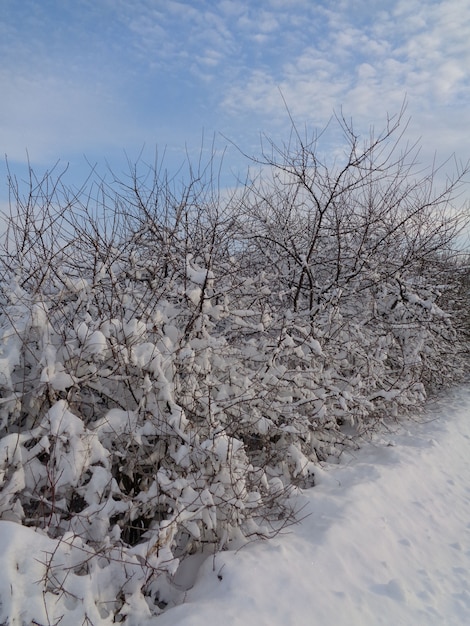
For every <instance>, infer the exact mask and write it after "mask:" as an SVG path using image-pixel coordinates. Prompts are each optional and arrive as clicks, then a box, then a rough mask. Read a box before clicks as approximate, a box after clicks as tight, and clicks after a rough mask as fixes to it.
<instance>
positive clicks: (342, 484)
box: [154, 388, 470, 626]
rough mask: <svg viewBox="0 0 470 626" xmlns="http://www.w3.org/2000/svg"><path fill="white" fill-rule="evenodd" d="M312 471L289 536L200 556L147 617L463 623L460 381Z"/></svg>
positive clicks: (469, 521)
mask: <svg viewBox="0 0 470 626" xmlns="http://www.w3.org/2000/svg"><path fill="white" fill-rule="evenodd" d="M427 418H428V421H426V422H425V423H417V422H411V423H409V422H407V423H406V425H405V426H401V427H400V428H398V427H396V426H394V427H393V430H390V432H389V433H388V434H386V435H385V436H384V435H382V436H381V437H380V438H376V440H375V441H374V442H369V443H367V444H366V445H364V446H363V447H362V448H361V450H359V451H358V452H356V453H354V454H349V455H344V456H343V458H342V461H341V464H340V465H337V466H323V468H322V469H320V470H319V471H317V480H318V484H317V486H316V487H314V488H313V489H310V490H308V491H305V492H304V493H303V494H302V495H301V496H300V497H299V505H301V506H304V509H303V511H302V515H303V516H304V519H303V521H302V523H301V524H299V525H298V526H295V527H292V528H291V529H290V534H288V535H283V536H278V537H276V538H275V539H272V540H270V541H267V542H259V543H256V544H250V545H249V546H247V547H246V548H243V549H242V550H240V551H238V552H236V553H229V552H226V553H222V554H219V555H217V556H215V557H213V558H209V559H207V560H206V562H205V563H204V564H203V566H202V568H201V570H200V571H199V574H198V577H197V580H196V583H195V585H194V586H193V588H192V589H191V590H189V591H188V593H187V595H186V598H185V603H184V604H182V605H180V606H178V607H175V608H172V609H170V610H168V611H167V612H166V613H165V614H164V615H163V616H161V617H159V618H157V619H156V620H154V623H155V626H157V625H158V626H170V625H171V626H203V625H204V626H207V625H212V624H224V626H238V625H240V626H241V625H244V626H247V625H253V626H261V625H263V626H264V625H266V626H277V625H279V626H288V625H292V626H294V625H295V626H303V625H305V626H309V625H315V626H316V625H318V626H330V625H334V626H343V625H344V626H355V625H357V626H359V625H360V626H379V625H387V626H389V625H390V626H392V625H393V626H399V625H404V626H411V625H413V626H421V625H422V626H432V625H434V624H435V625H436V626H437V625H439V626H444V625H448V626H453V625H456V626H457V625H467V624H470V454H469V453H470V388H463V389H460V390H458V391H455V392H453V393H452V394H451V395H449V396H447V397H446V399H445V401H441V403H440V405H439V406H437V405H436V406H434V407H432V408H431V409H430V410H429V412H428V414H427Z"/></svg>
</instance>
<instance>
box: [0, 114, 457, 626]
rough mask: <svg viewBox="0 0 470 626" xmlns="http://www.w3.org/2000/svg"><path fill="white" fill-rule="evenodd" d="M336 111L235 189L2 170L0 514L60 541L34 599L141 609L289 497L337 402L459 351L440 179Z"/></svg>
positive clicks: (307, 481)
mask: <svg viewBox="0 0 470 626" xmlns="http://www.w3.org/2000/svg"><path fill="white" fill-rule="evenodd" d="M343 129H344V130H345V132H346V136H347V137H348V139H349V141H350V150H349V152H348V154H347V156H346V160H345V163H344V164H343V165H342V166H339V165H333V166H332V167H331V168H328V167H327V166H325V165H322V164H321V163H320V162H319V160H318V158H317V156H316V144H315V142H313V143H310V144H308V145H307V144H303V143H302V142H300V143H299V149H298V151H297V152H295V151H293V150H288V151H277V153H276V151H275V150H274V152H273V153H272V156H271V157H270V158H269V159H265V160H264V164H265V165H266V164H267V165H269V169H268V170H264V178H263V179H262V180H261V181H259V180H255V181H254V182H253V183H251V184H249V185H247V187H246V188H245V189H243V190H237V191H235V192H234V193H233V195H231V196H228V195H219V194H217V193H216V191H215V190H214V188H213V187H212V186H211V180H210V178H209V179H207V171H209V170H207V171H202V172H197V173H194V172H191V179H190V181H189V183H188V184H187V185H182V187H181V188H180V189H179V190H178V189H176V188H175V187H174V186H172V184H171V183H170V182H169V181H168V180H167V179H166V178H164V177H163V178H159V177H158V175H157V169H155V171H150V172H148V176H147V177H141V176H140V175H139V174H138V173H137V171H134V172H133V173H132V175H131V177H130V179H129V180H128V181H124V182H120V183H115V184H113V185H107V184H106V185H105V184H104V182H103V183H102V184H101V186H100V188H99V193H96V194H95V195H94V196H93V194H91V193H89V194H88V195H84V194H76V193H72V192H71V191H69V190H67V189H63V188H61V186H60V184H59V183H60V178H59V181H55V183H54V184H53V185H50V182H51V181H50V177H49V176H46V177H45V178H44V179H43V180H38V181H35V182H34V184H33V183H31V186H30V189H29V190H28V192H27V194H26V195H25V196H24V197H23V196H22V194H21V191H20V190H19V189H18V188H17V187H16V186H15V185H14V184H13V183H12V191H13V192H14V195H15V196H16V204H15V206H12V216H11V218H10V220H9V224H8V229H7V232H6V235H5V238H4V242H3V252H2V268H1V283H0V301H1V310H0V393H1V398H0V427H1V431H0V488H1V491H0V520H5V521H10V522H11V521H13V522H16V523H20V524H23V525H25V526H32V527H34V528H37V529H38V532H41V533H42V534H43V535H47V536H48V537H45V538H44V541H46V539H47V541H48V542H50V541H55V542H56V543H55V544H54V545H55V546H56V548H55V549H54V550H53V549H52V548H51V549H50V554H49V553H48V554H49V556H48V557H47V558H45V559H44V568H45V569H44V572H43V574H42V577H43V578H42V581H43V584H44V590H45V596H44V598H45V600H44V602H45V603H46V605H47V606H46V609H47V611H46V612H47V614H48V615H49V618H48V619H50V620H51V622H52V623H55V620H57V619H59V618H60V617H61V616H62V614H63V612H64V610H66V608H67V607H65V605H64V604H63V603H62V602H59V601H57V597H58V596H60V597H61V598H63V597H64V598H67V602H68V603H69V605H70V606H69V607H68V608H69V609H70V611H71V612H70V615H69V617H70V616H72V615H73V619H75V622H74V623H78V622H77V611H79V608H77V607H78V606H79V604H80V600H79V598H80V597H81V598H82V600H83V598H84V597H85V595H86V598H87V602H88V604H89V605H90V603H91V605H92V606H93V607H94V609H93V610H94V611H95V609H96V615H97V616H99V619H101V620H104V621H103V623H108V622H109V623H113V620H115V621H121V622H124V621H126V620H127V623H128V624H131V623H143V620H144V619H145V618H146V617H149V616H151V615H152V614H156V613H158V612H159V611H161V610H162V608H163V607H164V606H165V605H166V604H167V603H169V602H172V601H174V597H175V590H174V589H173V590H172V587H171V579H172V576H173V575H174V574H175V572H176V571H177V569H178V566H179V563H180V562H181V561H182V560H183V559H184V558H185V557H186V556H187V555H189V554H191V553H192V552H194V551H196V550H200V549H203V548H204V547H205V546H206V547H211V549H222V548H224V547H227V546H230V545H238V544H239V543H240V542H241V541H244V540H246V539H249V538H250V537H257V536H268V535H269V534H270V533H272V532H276V530H278V529H279V528H280V527H281V526H282V524H283V523H287V522H288V521H290V519H291V514H292V513H291V511H290V509H289V505H288V501H287V500H286V498H287V495H288V493H289V489H291V488H292V487H293V486H301V487H306V486H311V485H313V483H314V464H315V462H317V461H318V460H322V459H326V458H329V457H331V456H337V455H339V454H340V452H341V449H342V447H343V446H344V445H348V443H350V442H351V434H350V433H351V432H352V429H351V428H349V429H348V433H349V434H348V435H346V434H345V429H344V426H345V425H348V426H352V427H353V428H356V429H357V432H362V431H363V430H366V429H368V428H372V427H374V426H375V425H376V424H377V420H380V419H381V418H382V417H384V416H390V415H398V414H399V413H401V412H403V411H404V410H405V409H406V408H409V407H417V406H419V405H420V403H422V402H423V400H424V399H425V397H426V393H427V392H428V391H429V390H432V389H433V388H434V387H435V386H439V385H442V384H446V383H448V382H450V381H452V380H453V379H455V377H456V376H457V375H458V374H459V369H460V367H461V363H462V357H461V350H460V346H459V342H460V341H461V338H460V335H459V324H458V319H457V318H456V316H457V313H456V311H458V306H455V302H457V300H458V298H459V297H460V296H459V295H458V294H459V291H458V290H459V288H461V284H460V283H459V281H458V274H457V273H454V275H452V271H449V270H452V268H453V267H456V265H455V261H454V259H453V257H452V254H451V251H452V247H451V244H452V241H453V236H454V235H455V232H456V231H455V227H456V225H457V221H458V220H456V219H454V218H453V217H452V216H451V215H449V216H447V215H446V213H445V211H446V210H447V208H448V206H449V202H450V200H451V198H452V192H453V189H454V188H455V183H454V184H452V185H449V186H448V188H447V189H446V190H445V191H444V192H443V193H442V194H441V195H432V177H431V178H425V179H421V180H420V181H418V182H416V181H415V180H414V178H413V170H411V171H410V169H409V167H408V166H407V165H406V164H407V162H408V156H409V155H408V154H405V155H402V156H400V157H398V158H397V159H394V157H393V151H392V152H386V146H387V142H388V140H389V139H390V137H391V135H393V133H394V132H395V130H396V127H395V126H394V127H391V128H388V129H387V131H386V133H385V135H384V136H382V137H379V138H378V139H372V140H371V141H370V144H367V145H366V146H365V147H364V148H363V149H362V150H360V148H359V144H358V140H357V138H356V137H355V135H354V133H353V132H352V130H351V129H350V128H349V127H347V126H346V125H344V124H343ZM273 148H274V147H273ZM276 154H277V156H278V157H279V156H280V157H281V160H280V161H278V160H276V158H275V155H276ZM209 169H210V168H209ZM266 172H267V173H266ZM31 181H34V178H31ZM92 197H95V198H96V204H94V205H93V204H92V201H91V198H92ZM452 302H454V304H452ZM441 303H444V304H445V306H444V307H443V306H441ZM0 523H2V522H1V521H0ZM46 543H47V542H46ZM48 545H49V544H48ZM51 545H52V544H51ZM80 577H82V579H83V581H85V580H86V581H87V583H86V585H85V583H83V585H82V587H80V584H79V583H78V582H77V581H79V579H80ZM169 581H170V582H169ZM85 587H86V589H85ZM77 589H82V591H81V592H79V593H78V592H77ZM77 593H78V595H77ZM80 594H82V595H80ZM83 602H84V600H83ZM3 604H4V603H3V600H2V606H3ZM64 607H65V608H64ZM61 612H62V613H61ZM86 617H87V619H88V620H91V621H92V622H93V619H94V618H93V617H92V616H91V615H90V614H87V615H86ZM18 619H19V618H18ZM25 619H29V618H25ZM67 619H68V617H67V618H65V617H64V621H63V622H61V623H64V624H65V623H69V622H68V621H66V620H67ZM70 619H72V617H70ZM80 619H84V617H83V618H80ZM96 619H98V617H96ZM70 623H72V622H70Z"/></svg>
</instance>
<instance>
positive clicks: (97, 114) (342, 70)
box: [0, 0, 470, 200]
mask: <svg viewBox="0 0 470 626" xmlns="http://www.w3.org/2000/svg"><path fill="white" fill-rule="evenodd" d="M0 9H1V10H0V94H1V95H0V156H1V162H0V200H2V199H5V198H6V193H7V192H6V176H5V169H6V168H5V159H4V155H6V156H7V158H8V162H9V164H10V168H11V170H12V171H13V173H15V174H17V173H19V174H21V173H22V172H24V165H25V163H27V162H28V160H29V162H30V163H31V165H32V167H33V169H35V170H36V172H38V173H40V172H43V171H45V170H49V169H51V168H52V166H53V165H54V164H55V163H56V162H57V161H59V167H63V166H66V165H68V166H69V169H68V172H67V176H68V177H69V180H70V181H72V182H74V183H75V182H77V183H78V182H81V181H82V180H84V178H85V177H86V174H87V173H88V172H89V168H90V164H91V165H95V164H97V167H98V169H99V170H100V168H101V170H102V171H105V170H106V169H107V167H108V166H109V167H110V168H112V169H113V170H114V171H115V172H117V173H118V174H119V173H120V172H124V171H127V165H126V164H127V162H128V161H130V162H136V161H137V160H138V159H139V158H142V159H143V160H146V161H150V162H151V161H152V160H153V159H154V157H155V153H156V150H158V154H159V158H160V159H161V158H162V155H165V156H164V163H165V165H166V167H167V168H168V169H169V171H170V172H172V171H177V170H178V167H179V166H180V164H181V163H182V162H183V161H184V159H185V155H186V154H188V155H189V156H190V158H191V159H193V158H194V159H197V158H198V153H199V151H200V149H201V145H204V146H206V149H207V150H211V146H212V142H213V140H214V141H215V150H216V152H217V154H221V153H222V152H223V151H224V149H225V148H226V147H227V149H226V154H225V157H224V159H225V160H224V166H223V167H224V168H225V169H224V171H227V172H230V173H232V172H233V173H235V174H238V175H239V174H240V173H241V174H242V173H243V171H244V169H246V167H247V163H246V159H244V157H242V155H241V153H240V152H239V151H238V150H236V149H235V148H234V145H236V146H238V147H239V148H240V149H241V150H242V151H243V152H246V153H248V154H254V155H256V154H259V149H260V148H259V146H260V143H259V142H260V134H263V133H265V134H266V135H268V136H269V137H271V138H272V139H273V140H274V141H275V142H280V143H281V142H282V141H285V140H286V139H287V138H288V135H289V130H290V124H291V122H290V119H289V114H290V115H291V116H292V117H293V119H294V120H295V123H296V124H298V125H299V126H300V127H302V128H303V127H304V125H306V126H307V127H308V128H310V129H321V128H323V127H324V126H325V125H326V124H327V123H328V121H329V120H330V119H331V117H332V115H333V114H334V113H335V112H338V111H341V110H342V111H343V113H344V114H345V116H346V117H347V118H348V119H349V118H352V120H353V121H354V124H355V128H356V129H359V131H360V132H367V131H368V129H369V127H370V125H371V124H372V125H374V126H375V127H376V128H377V129H380V128H382V127H383V125H384V122H385V119H386V116H387V114H388V115H394V114H396V113H398V112H399V110H400V109H401V107H402V104H403V102H404V101H405V99H406V102H407V110H406V118H408V117H409V118H410V123H409V126H408V129H407V137H408V138H409V139H410V140H411V141H415V140H416V139H420V142H421V145H422V153H421V156H420V159H421V160H422V162H423V163H424V164H428V163H431V162H432V160H433V158H434V156H435V155H436V154H437V158H438V160H440V161H443V160H445V159H446V158H448V157H449V156H450V155H452V154H455V155H456V157H457V158H458V159H460V160H462V161H464V162H466V161H467V160H468V159H469V158H470V147H469V141H468V135H467V129H468V128H470V107H469V106H468V103H469V101H470V75H469V68H470V3H467V2H465V1H464V0H442V1H434V0H323V1H317V0H264V1H256V0H220V1H215V0H191V1H189V0H187V1H183V0H181V1H173V0H132V2H131V0H0ZM287 109H288V110H287ZM328 149H332V148H331V146H328ZM449 167H450V169H452V167H453V166H452V164H450V165H449Z"/></svg>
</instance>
